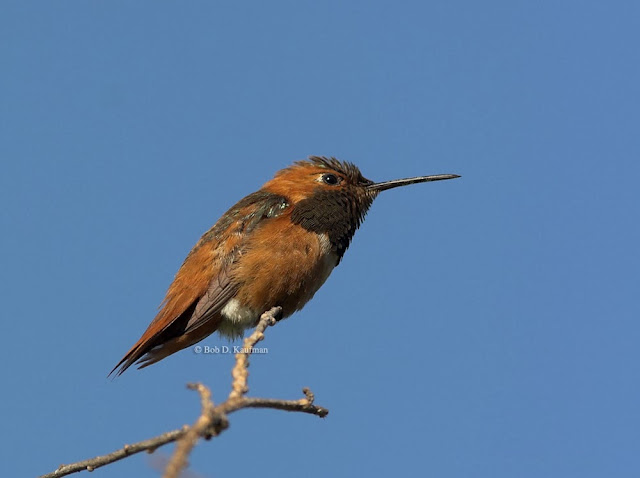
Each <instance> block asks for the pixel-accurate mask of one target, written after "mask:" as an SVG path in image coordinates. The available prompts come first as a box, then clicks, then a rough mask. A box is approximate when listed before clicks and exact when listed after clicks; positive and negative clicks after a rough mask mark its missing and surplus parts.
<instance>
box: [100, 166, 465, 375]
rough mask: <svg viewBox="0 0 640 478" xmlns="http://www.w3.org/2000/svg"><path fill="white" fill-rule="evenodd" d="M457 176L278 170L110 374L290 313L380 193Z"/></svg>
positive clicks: (198, 249)
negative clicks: (375, 176) (275, 310)
mask: <svg viewBox="0 0 640 478" xmlns="http://www.w3.org/2000/svg"><path fill="white" fill-rule="evenodd" d="M457 177H459V176H458V175H456V174H441V175H436V176H419V177H415V178H408V179H397V180H394V181H385V182H381V183H374V182H373V181H370V180H368V179H366V178H364V177H363V176H362V174H361V173H360V170H359V169H358V168H357V167H356V166H355V165H353V164H351V163H348V162H343V161H339V160H337V159H335V158H325V157H318V156H311V157H310V158H309V159H308V160H307V161H298V162H296V163H294V164H293V165H292V166H290V167H288V168H286V169H283V170H281V171H278V172H277V173H276V175H275V177H274V178H273V179H272V180H271V181H269V182H267V183H266V184H265V185H264V186H262V189H260V190H259V191H257V192H255V193H253V194H249V195H248V196H247V197H245V198H244V199H242V200H240V202H238V203H237V204H236V205H235V206H233V207H232V208H231V209H229V210H228V211H227V212H226V213H225V214H224V215H223V216H222V217H221V218H220V219H219V220H218V222H216V223H215V225H214V226H213V227H212V228H211V229H209V230H208V231H207V232H206V233H205V234H204V235H203V236H202V237H201V238H200V240H199V241H198V243H197V244H196V245H195V247H194V248H193V249H192V250H191V252H190V253H189V255H188V256H187V258H186V259H185V261H184V263H183V264H182V266H181V267H180V269H179V270H178V273H177V274H176V277H175V279H174V280H173V283H172V284H171V285H170V286H169V290H168V291H167V295H166V296H165V298H164V301H163V302H162V305H161V309H160V311H159V312H158V315H156V317H155V318H154V319H153V321H152V322H151V324H149V327H148V328H147V330H146V331H145V332H144V334H142V337H140V339H139V340H138V341H137V342H136V343H135V345H134V346H133V347H132V348H131V350H129V351H128V352H127V354H126V355H125V356H124V357H123V358H122V360H120V362H119V363H118V365H116V366H115V367H114V369H113V370H112V371H111V373H113V372H115V371H116V370H118V372H117V374H118V375H119V374H121V373H122V372H124V371H125V370H126V369H127V368H129V367H130V366H131V365H132V364H133V363H135V362H138V363H139V364H140V368H142V367H146V366H147V365H151V364H153V363H156V362H157V361H159V360H162V359H163V358H165V357H167V356H169V355H171V354H173V353H175V352H177V351H178V350H181V349H184V348H185V347H189V346H190V345H193V344H195V343H197V342H200V341H201V340H202V339H204V338H205V337H207V336H209V335H210V334H212V333H213V332H215V331H216V330H217V331H218V332H219V333H220V335H223V336H226V337H229V338H232V339H233V338H236V337H240V336H242V334H243V333H244V330H245V329H248V328H251V327H254V326H255V325H256V324H257V322H258V319H259V317H260V315H261V314H262V313H263V312H264V311H266V310H269V309H271V308H272V307H274V306H278V305H279V306H281V307H282V316H283V317H288V316H289V315H291V314H293V313H294V312H295V311H297V310H300V309H302V307H304V305H305V304H306V303H307V302H308V301H309V300H310V299H311V298H312V297H313V295H314V294H315V293H316V291H317V290H318V289H319V288H320V286H322V284H323V283H324V281H325V280H327V277H329V274H331V271H332V270H333V268H334V267H335V266H337V265H338V263H339V262H340V259H341V258H342V255H343V254H344V252H345V251H346V250H347V247H349V243H350V242H351V238H352V237H353V234H354V233H355V232H356V229H358V226H360V223H361V222H362V220H363V219H364V216H365V214H366V213H367V210H368V209H369V207H370V206H371V203H372V202H373V200H374V199H375V198H376V196H377V195H378V193H380V191H384V190H386V189H391V188H395V187H397V186H405V185H407V184H414V183H422V182H427V181H440V180H443V179H453V178H457Z"/></svg>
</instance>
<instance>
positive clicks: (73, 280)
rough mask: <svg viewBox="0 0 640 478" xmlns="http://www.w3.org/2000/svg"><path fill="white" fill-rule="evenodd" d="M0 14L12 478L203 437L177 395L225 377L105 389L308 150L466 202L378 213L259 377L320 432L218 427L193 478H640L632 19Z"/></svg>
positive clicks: (207, 9) (302, 425)
mask: <svg viewBox="0 0 640 478" xmlns="http://www.w3.org/2000/svg"><path fill="white" fill-rule="evenodd" d="M0 12H1V14H0V40H1V41H0V60H1V64H2V71H3V74H2V75H1V76H0V86H1V88H0V136H1V140H0V158H1V161H2V173H1V174H0V201H1V203H2V204H3V207H2V208H1V209H0V228H1V230H2V234H1V235H0V247H1V250H2V251H3V253H2V255H1V257H2V259H1V267H0V285H2V291H3V317H4V319H3V324H4V337H5V341H4V342H5V343H4V345H3V347H2V349H1V350H2V352H0V353H1V354H2V361H3V363H4V366H5V372H4V374H3V375H4V377H3V378H4V380H3V381H4V392H3V407H2V422H3V425H4V428H5V433H4V434H3V438H1V439H0V441H1V443H0V445H1V446H0V449H2V450H3V453H5V454H6V455H5V458H4V459H3V464H4V465H3V466H4V473H5V475H6V476H34V475H38V474H41V473H45V472H48V471H51V470H53V469H54V468H55V467H56V466H57V465H58V464H60V463H64V462H71V461H77V460H80V459H84V458H88V457H91V456H94V455H97V454H103V453H107V452H109V451H112V450H114V449H116V448H119V447H121V446H122V445H123V444H124V443H131V442H134V441H138V440H142V439H145V438H148V437H151V436H154V435H156V434H159V433H162V432H164V431H167V430H171V429H174V428H177V427H179V426H181V425H183V424H185V423H191V422H193V421H194V419H195V418H196V416H197V414H198V412H199V400H198V397H197V396H196V395H195V394H194V393H193V392H191V391H188V390H186V388H185V384H186V383H187V382H192V381H202V382H204V383H205V384H207V385H208V386H210V387H211V388H212V390H213V393H214V398H215V399H218V400H220V399H222V398H224V397H225V396H226V394H227V393H228V391H229V382H230V377H229V371H230V367H231V364H232V360H233V357H232V356H231V355H215V356H203V355H196V354H194V353H192V352H191V351H189V350H187V351H184V352H182V353H179V354H177V355H174V356H172V357H170V358H169V359H167V360H165V361H163V362H161V363H159V364H157V365H155V366H153V367H150V368H148V369H145V370H143V371H138V370H135V369H131V370H129V371H127V372H126V373H125V374H124V375H123V376H122V377H120V378H118V379H117V380H115V381H111V380H108V379H107V378H106V375H107V373H108V372H109V370H111V368H112V367H113V366H114V365H115V364H116V363H117V362H118V360H119V359H120V358H121V356H122V355H123V354H124V352H125V351H126V350H127V349H128V348H129V347H130V346H131V344H132V343H133V342H134V341H135V340H136V339H137V338H138V337H139V335H140V334H141V332H142V331H143V330H144V328H145V327H146V326H147V324H148V322H149V321H150V320H151V319H152V317H153V316H154V313H155V310H156V307H157V305H158V304H159V303H160V301H161V299H162V297H163V295H164V292H165V290H166V288H167V286H168V285H169V283H170V281H171V279H172V278H173V275H174V273H175V272H176V270H177V268H178V267H179V265H180V264H181V262H182V260H183V258H184V256H185V255H186V254H187V252H188V251H189V249H190V248H191V246H192V245H193V244H194V243H195V242H196V240H197V239H198V238H199V236H200V234H202V233H203V232H204V231H205V230H207V229H208V228H209V227H210V226H211V225H212V224H213V223H214V222H215V221H216V220H217V219H218V217H219V216H220V215H221V214H222V213H223V212H224V211H225V210H226V209H227V208H228V207H229V206H231V205H232V204H233V203H234V202H236V201H237V200H239V199H240V198H242V197H243V196H244V195H246V194H248V193H250V192H252V191H254V190H256V189H258V188H259V187H260V186H261V184H263V183H264V182H265V181H267V180H268V179H270V178H271V177H272V175H273V173H274V172H275V171H276V170H278V169H280V168H282V167H285V166H287V165H288V164H290V163H291V162H292V161H294V160H297V159H302V158H304V157H306V156H308V155H310V154H318V155H333V156H337V157H339V158H341V159H344V160H349V161H352V162H354V163H356V164H357V165H358V166H360V168H361V169H362V171H363V173H364V175H365V176H366V177H369V178H371V179H374V180H386V179H392V178H398V177H406V176H414V175H423V174H437V173H457V174H460V175H462V178H461V179H457V180H455V181H446V182H441V183H433V184H423V185H416V186H411V187H407V188H403V189H399V190H393V191H389V192H387V193H384V194H383V195H381V197H380V198H379V199H377V200H376V202H375V203H374V205H373V207H372V209H371V211H370V212H369V215H368V217H367V220H366V221H365V223H364V224H363V226H362V227H361V230H360V231H359V232H358V233H357V234H356V237H355V239H354V242H353V244H352V246H351V248H350V249H349V251H348V252H347V254H346V256H345V258H344V260H343V262H342V263H341V264H340V266H339V267H338V268H337V269H336V270H335V271H334V273H333V275H332V276H331V277H330V279H329V280H328V282H327V283H326V284H325V286H324V287H323V288H322V289H321V290H320V292H319V293H318V294H317V295H316V297H315V298H314V300H313V301H312V302H310V303H309V304H308V305H307V307H306V308H305V309H304V310H303V311H302V312H299V313H297V314H296V315H294V316H293V317H292V318H290V319H288V320H287V321H285V322H282V323H280V324H278V326H277V327H275V328H274V329H271V330H269V332H268V336H267V339H266V341H265V342H263V343H262V344H261V345H263V346H265V347H268V349H269V353H268V354H266V355H261V356H257V357H255V358H254V359H253V360H252V365H251V376H250V387H251V391H250V393H251V394H252V395H254V396H264V397H274V398H298V396H299V395H300V389H301V388H302V387H303V386H309V387H311V388H312V390H313V391H314V392H315V394H316V397H317V403H318V404H319V405H322V406H326V407H327V408H329V409H330V415H329V417H328V418H326V419H324V420H320V419H318V418H316V417H312V416H307V415H301V414H286V413H282V412H276V411H268V410H249V411H242V412H239V413H237V414H234V415H232V417H231V428H230V429H229V430H228V431H227V432H225V433H224V434H223V435H222V436H221V437H220V438H219V439H216V440H214V441H213V442H207V443H203V444H201V445H199V446H198V448H197V449H196V450H195V452H194V454H193V456H192V460H191V470H193V471H194V472H195V473H197V474H198V475H197V476H202V477H217V476H229V475H231V474H239V473H255V474H259V475H260V476H261V477H271V476H274V477H275V476H278V477H280V476H299V475H301V474H303V475H305V476H310V477H324V476H388V475H392V476H402V475H405V474H416V473H417V474H419V475H420V476H438V477H468V476H490V477H514V476H518V477H540V476H558V477H560V476H561V477H563V478H566V477H581V478H585V477H602V476H617V477H626V476H629V477H636V476H638V475H639V473H640V460H639V459H638V451H637V450H638V443H639V442H640V407H639V406H638V404H639V403H640V382H639V380H638V375H639V374H640V366H639V362H640V354H639V352H638V343H639V342H640V324H639V321H638V318H639V317H640V310H639V309H640V307H639V306H638V299H637V297H638V292H637V291H638V282H639V274H638V270H639V267H640V260H639V254H638V244H639V243H640V226H639V225H638V203H639V201H638V199H639V198H638V176H639V174H640V165H639V164H640V162H639V160H640V139H639V138H640V135H639V134H638V133H639V131H638V129H639V127H640V113H639V111H640V110H639V108H638V105H639V101H640V54H639V53H638V52H639V50H638V44H640V33H638V32H639V31H640V29H639V28H638V25H639V21H640V7H639V6H638V3H637V2H631V1H629V2H624V1H613V2H595V1H562V0H561V1H555V2H521V1H502V2H500V1H488V2H471V1H459V2H377V1H372V2H361V1H353V2H332V1H329V2H304V1H303V2H300V1H296V2H293V1H291V2H280V1H274V2H202V1H191V2H159V1H153V2H151V1H139V2H80V1H66V2H18V1H5V2H3V5H2V7H1V9H0ZM222 344H224V342H222V341H221V340H220V339H219V338H218V337H217V336H212V337H210V338H208V339H206V340H205V341H204V342H203V345H222ZM170 452H171V448H162V449H160V450H158V451H157V452H156V454H155V455H152V456H148V455H141V456H136V457H133V458H129V459H127V460H125V461H122V462H120V463H118V464H114V465H111V466H109V467H107V468H104V469H101V470H99V471H96V472H94V474H92V475H91V476H94V475H95V476H105V477H108V476H139V477H154V476H158V471H157V467H158V463H161V462H162V460H163V459H165V458H166V457H167V456H168V454H169V453H170Z"/></svg>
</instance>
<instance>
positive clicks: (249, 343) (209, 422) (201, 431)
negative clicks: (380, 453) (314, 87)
mask: <svg viewBox="0 0 640 478" xmlns="http://www.w3.org/2000/svg"><path fill="white" fill-rule="evenodd" d="M281 313H282V309H281V308H280V307H274V308H273V309H271V310H269V311H268V312H265V313H264V314H262V316H261V317H260V321H259V322H258V325H257V326H256V329H255V331H254V332H253V333H252V334H251V335H250V336H249V337H247V338H246V339H245V340H244V343H243V348H242V351H241V352H240V353H238V354H236V363H235V366H234V367H233V371H232V376H233V383H232V387H231V393H230V394H229V397H228V398H227V400H226V401H224V402H222V403H221V404H219V405H217V406H214V404H213V401H212V400H211V391H210V390H209V389H208V388H207V387H205V386H204V385H202V384H200V383H197V384H189V385H188V387H189V388H191V389H193V390H197V391H198V392H199V393H200V402H201V407H202V412H201V414H200V416H199V417H198V419H197V420H196V422H195V423H194V424H193V425H192V426H191V427H189V426H184V427H183V428H181V429H179V430H173V431H170V432H167V433H164V434H162V435H159V436H157V437H155V438H151V439H149V440H144V441H141V442H138V443H134V444H132V445H125V446H124V447H123V448H121V449H120V450H116V451H114V452H112V453H109V454H108V455H102V456H96V457H94V458H91V459H88V460H83V461H79V462H77V463H72V464H69V465H60V466H59V467H58V469H56V470H55V471H53V472H51V473H48V474H46V475H42V476H41V477H40V478H59V477H62V476H66V475H70V474H71V473H77V472H79V471H83V470H87V471H93V470H95V469H96V468H100V467H101V466H105V465H108V464H110V463H113V462H115V461H118V460H122V459H123V458H126V457H128V456H131V455H133V454H136V453H140V452H142V451H147V452H149V453H152V452H154V451H155V450H156V449H157V448H158V447H160V446H162V445H166V444H167V443H172V442H174V441H178V444H177V445H176V449H175V451H174V453H173V456H172V457H171V460H170V461H169V463H168V465H167V468H166V470H165V475H164V476H165V478H171V477H173V478H175V477H178V476H179V475H180V472H181V471H182V470H184V468H185V467H186V466H187V460H188V457H189V454H190V453H191V451H192V450H193V448H194V447H195V445H196V443H197V442H198V439H200V438H207V439H208V438H211V437H213V436H217V435H218V434H220V433H221V432H222V431H224V430H225V429H226V428H227V427H228V426H229V422H228V419H227V415H228V414H230V413H233V412H235V411H238V410H242V409H243V408H271V409H275V410H284V411H289V412H302V413H309V414H311V415H317V416H319V417H326V416H327V414H328V413H329V410H327V409H326V408H322V407H318V406H316V405H314V404H313V401H314V396H313V393H312V392H311V391H310V390H309V389H308V388H304V389H303V390H302V392H303V393H304V395H305V397H304V398H301V399H300V400H278V399H273V398H255V397H246V396H245V395H246V393H247V391H248V390H249V388H248V385H247V379H248V376H249V372H248V370H247V367H248V366H249V356H250V355H251V352H252V350H253V347H254V346H255V345H256V344H257V343H258V342H260V341H261V340H262V339H264V332H265V330H266V329H267V327H269V326H272V325H274V324H275V323H276V322H277V321H278V319H279V317H280V316H281Z"/></svg>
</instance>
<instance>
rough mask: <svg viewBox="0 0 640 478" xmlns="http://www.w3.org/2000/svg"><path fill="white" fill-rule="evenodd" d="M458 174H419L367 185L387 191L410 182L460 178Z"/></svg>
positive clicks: (377, 190) (373, 189)
mask: <svg viewBox="0 0 640 478" xmlns="http://www.w3.org/2000/svg"><path fill="white" fill-rule="evenodd" d="M459 177H460V176H458V175H457V174H436V175H433V176H417V177H415V178H406V179H394V180H392V181H383V182H381V183H373V184H371V185H369V186H367V189H368V190H370V191H376V192H379V191H386V190H387V189H392V188H397V187H398V186H408V185H409V184H416V183H426V182H429V181H443V180H445V179H455V178H459Z"/></svg>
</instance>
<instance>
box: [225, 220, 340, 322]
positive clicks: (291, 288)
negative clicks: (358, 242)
mask: <svg viewBox="0 0 640 478" xmlns="http://www.w3.org/2000/svg"><path fill="white" fill-rule="evenodd" d="M337 263H338V257H337V255H336V254H335V253H334V252H332V250H331V244H330V243H329V240H328V238H327V237H326V236H324V235H318V234H315V233H312V232H309V231H307V230H305V229H303V228H302V227H301V226H298V225H295V224H292V223H291V221H290V219H289V217H288V215H287V216H282V217H280V218H277V219H274V220H272V221H268V222H265V223H264V226H263V227H261V230H260V231H259V232H258V231H256V234H254V235H253V237H252V238H251V240H250V241H249V242H248V243H247V245H246V247H245V248H244V249H243V251H242V257H241V259H240V260H239V261H238V262H237V266H236V267H235V268H234V272H233V276H234V279H235V280H237V281H238V283H239V284H241V286H240V288H239V290H238V293H237V294H236V296H235V298H236V299H237V300H238V301H239V302H240V303H241V304H243V305H246V306H249V307H251V308H253V309H254V310H259V311H265V310H268V309H269V308H270V307H273V306H275V305H280V306H282V308H283V316H284V317H287V316H289V315H291V314H293V313H294V312H295V311H297V310H300V309H301V308H302V307H303V306H304V305H305V304H306V303H307V302H308V301H309V300H310V299H311V298H312V297H313V295H314V294H315V293H316V291H317V290H318V289H319V288H320V287H321V286H322V284H324V282H325V280H326V279H327V277H329V274H330V273H331V271H332V270H333V268H334V267H335V266H336V265H337Z"/></svg>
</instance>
